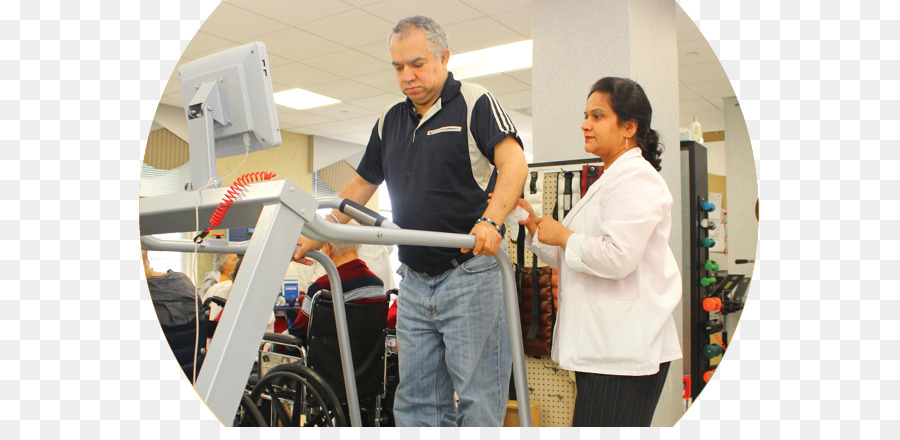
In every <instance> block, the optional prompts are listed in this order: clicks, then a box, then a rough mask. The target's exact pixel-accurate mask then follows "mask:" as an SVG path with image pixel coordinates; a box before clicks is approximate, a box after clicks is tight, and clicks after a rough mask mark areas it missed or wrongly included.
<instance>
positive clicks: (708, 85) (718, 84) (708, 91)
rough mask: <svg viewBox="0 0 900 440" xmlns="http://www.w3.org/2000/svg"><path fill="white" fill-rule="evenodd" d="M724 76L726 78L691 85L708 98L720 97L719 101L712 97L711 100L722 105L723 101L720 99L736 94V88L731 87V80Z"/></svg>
mask: <svg viewBox="0 0 900 440" xmlns="http://www.w3.org/2000/svg"><path fill="white" fill-rule="evenodd" d="M724 78H725V79H721V80H717V81H710V82H705V83H697V84H691V87H693V88H695V89H697V91H699V92H701V93H703V94H704V95H706V97H707V98H710V97H715V98H716V99H718V101H716V100H712V99H711V100H712V101H713V102H715V103H716V105H718V106H719V107H721V106H722V103H721V102H720V101H721V99H722V98H728V97H731V96H735V95H734V88H732V87H731V81H728V79H727V77H724Z"/></svg>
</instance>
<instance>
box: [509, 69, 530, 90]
mask: <svg viewBox="0 0 900 440" xmlns="http://www.w3.org/2000/svg"><path fill="white" fill-rule="evenodd" d="M505 73H506V74H507V75H509V76H511V77H513V78H515V79H517V80H519V81H522V82H523V83H525V84H528V85H529V86H530V85H531V68H528V69H522V70H516V71H515V72H505Z"/></svg>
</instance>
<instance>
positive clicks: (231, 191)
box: [194, 171, 275, 243]
mask: <svg viewBox="0 0 900 440" xmlns="http://www.w3.org/2000/svg"><path fill="white" fill-rule="evenodd" d="M274 177H275V173H273V172H270V171H257V172H255V173H247V174H244V175H243V176H241V177H238V178H237V180H235V181H234V183H232V184H231V186H230V187H229V188H228V191H226V192H225V197H223V198H222V202H220V203H219V206H217V207H216V211H215V212H214V213H213V215H212V216H211V217H210V218H209V227H208V228H206V230H205V231H203V232H201V233H200V234H198V235H197V236H196V237H194V243H200V242H201V241H203V238H205V237H206V236H207V235H209V232H210V231H212V230H213V229H215V228H216V227H218V226H219V224H220V223H222V218H224V217H225V213H226V212H228V208H229V207H230V206H231V204H232V203H234V202H235V201H237V200H240V199H241V197H243V196H244V194H245V193H246V191H247V185H249V184H251V183H254V182H261V181H264V180H272V179H273V178H274Z"/></svg>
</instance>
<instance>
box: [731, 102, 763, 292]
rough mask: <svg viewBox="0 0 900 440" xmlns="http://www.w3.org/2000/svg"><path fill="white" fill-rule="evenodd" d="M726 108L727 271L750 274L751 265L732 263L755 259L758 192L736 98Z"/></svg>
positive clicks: (742, 119) (751, 151)
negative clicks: (755, 210) (738, 260)
mask: <svg viewBox="0 0 900 440" xmlns="http://www.w3.org/2000/svg"><path fill="white" fill-rule="evenodd" d="M722 101H723V103H724V106H725V168H726V169H727V170H728V172H727V173H726V174H725V190H726V191H727V192H728V272H730V273H739V274H743V275H746V276H751V275H753V264H734V260H736V259H748V260H753V259H755V258H756V243H757V241H758V239H759V236H758V231H759V222H758V221H757V220H756V213H755V212H754V208H755V206H756V200H757V197H759V191H758V190H757V186H756V167H755V166H749V165H750V164H755V161H754V159H753V150H752V148H751V146H750V134H749V133H748V131H747V123H746V122H745V121H744V113H743V112H742V111H741V106H740V104H738V101H737V98H735V97H730V98H725V99H723V100H722Z"/></svg>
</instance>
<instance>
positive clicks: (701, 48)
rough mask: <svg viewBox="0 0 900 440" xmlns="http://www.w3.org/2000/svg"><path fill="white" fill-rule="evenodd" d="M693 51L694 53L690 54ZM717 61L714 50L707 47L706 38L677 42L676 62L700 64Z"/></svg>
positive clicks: (684, 64) (683, 64)
mask: <svg viewBox="0 0 900 440" xmlns="http://www.w3.org/2000/svg"><path fill="white" fill-rule="evenodd" d="M690 52H694V53H695V54H690ZM713 61H715V62H718V61H719V58H718V57H716V54H715V52H713V50H712V48H710V47H709V43H707V42H706V40H695V41H688V42H685V43H678V64H679V65H682V66H686V65H690V64H700V63H709V62H713Z"/></svg>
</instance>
